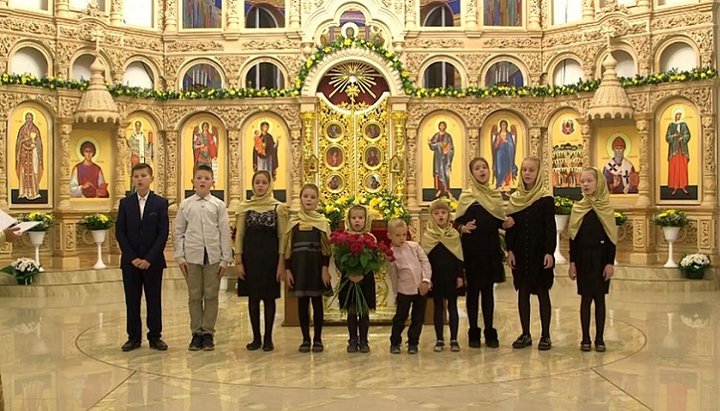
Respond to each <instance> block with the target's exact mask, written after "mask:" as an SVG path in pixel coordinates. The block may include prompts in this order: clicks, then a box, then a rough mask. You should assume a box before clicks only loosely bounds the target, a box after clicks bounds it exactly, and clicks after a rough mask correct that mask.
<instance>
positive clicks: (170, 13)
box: [164, 0, 178, 34]
mask: <svg viewBox="0 0 720 411" xmlns="http://www.w3.org/2000/svg"><path fill="white" fill-rule="evenodd" d="M164 3H165V25H164V29H165V30H164V31H165V34H172V33H177V30H178V27H177V20H178V14H177V13H178V3H177V0H165V1H164Z"/></svg>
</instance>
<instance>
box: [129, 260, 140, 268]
mask: <svg viewBox="0 0 720 411" xmlns="http://www.w3.org/2000/svg"><path fill="white" fill-rule="evenodd" d="M140 261H142V259H141V258H136V259H134V260H132V261H130V264H132V265H133V266H134V267H135V268H140Z"/></svg>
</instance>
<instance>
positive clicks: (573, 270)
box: [568, 263, 577, 281]
mask: <svg viewBox="0 0 720 411" xmlns="http://www.w3.org/2000/svg"><path fill="white" fill-rule="evenodd" d="M568 277H570V279H571V280H573V281H575V279H576V278H577V268H575V263H570V268H569V269H568Z"/></svg>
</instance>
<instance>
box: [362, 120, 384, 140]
mask: <svg viewBox="0 0 720 411" xmlns="http://www.w3.org/2000/svg"><path fill="white" fill-rule="evenodd" d="M382 130H383V129H382V126H381V125H380V123H378V122H377V121H369V122H367V123H366V124H365V126H364V127H363V137H365V138H366V139H367V140H369V141H375V140H377V139H378V138H380V136H381V135H382Z"/></svg>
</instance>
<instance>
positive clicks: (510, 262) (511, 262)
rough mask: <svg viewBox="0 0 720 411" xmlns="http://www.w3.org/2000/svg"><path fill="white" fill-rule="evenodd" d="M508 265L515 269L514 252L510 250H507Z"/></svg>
mask: <svg viewBox="0 0 720 411" xmlns="http://www.w3.org/2000/svg"><path fill="white" fill-rule="evenodd" d="M507 258H508V260H507V262H508V265H509V266H510V269H511V270H514V269H515V254H514V253H513V252H512V251H508V256H507Z"/></svg>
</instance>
